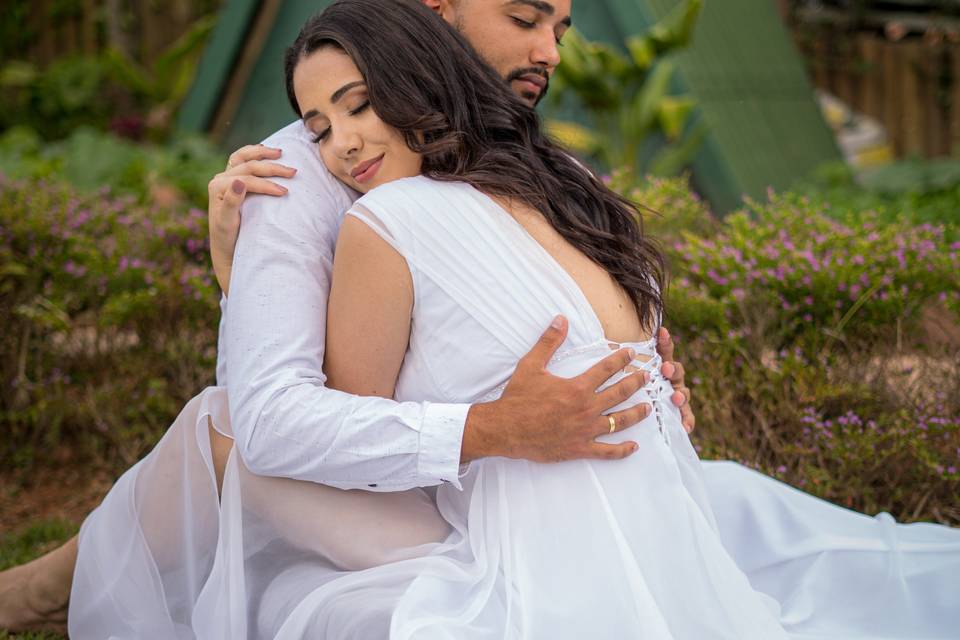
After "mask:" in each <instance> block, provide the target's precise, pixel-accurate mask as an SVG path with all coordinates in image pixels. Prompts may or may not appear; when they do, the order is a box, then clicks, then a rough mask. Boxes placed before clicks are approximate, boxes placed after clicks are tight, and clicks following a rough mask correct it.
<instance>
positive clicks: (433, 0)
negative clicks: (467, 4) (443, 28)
mask: <svg viewBox="0 0 960 640" xmlns="http://www.w3.org/2000/svg"><path fill="white" fill-rule="evenodd" d="M420 1H421V2H423V4H425V5H426V6H427V8H428V9H430V10H431V11H433V12H434V13H436V14H437V15H438V16H440V17H441V18H443V19H444V20H447V21H448V22H449V21H450V19H451V11H452V9H453V7H452V6H451V5H453V2H452V1H451V0H420Z"/></svg>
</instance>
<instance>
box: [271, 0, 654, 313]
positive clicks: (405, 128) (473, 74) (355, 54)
mask: <svg viewBox="0 0 960 640" xmlns="http://www.w3.org/2000/svg"><path fill="white" fill-rule="evenodd" d="M327 46H335V47H338V48H339V49H341V50H343V51H344V52H345V53H346V54H347V55H349V56H350V57H351V58H352V59H353V62H354V64H356V65H357V68H358V69H359V70H360V73H361V74H362V75H363V78H364V80H365V81H366V85H367V93H368V96H369V100H370V106H371V107H372V108H373V110H374V111H375V112H376V113H377V115H378V116H379V117H380V119H381V120H383V121H384V122H385V123H387V124H388V125H390V126H391V127H394V128H395V129H397V130H398V131H400V132H401V133H402V135H403V136H404V139H405V140H406V143H407V146H409V147H410V149H412V150H413V151H414V152H417V153H420V154H422V156H423V165H422V171H423V174H424V175H426V176H428V177H430V178H433V179H436V180H445V181H463V182H467V183H469V184H471V185H473V186H474V187H476V188H477V189H479V190H480V191H482V192H484V193H487V194H489V195H496V196H501V197H506V198H515V199H517V200H519V201H520V202H522V203H524V204H526V205H527V206H529V207H531V208H533V209H535V210H537V211H539V212H541V213H542V215H543V216H544V217H546V219H547V220H548V221H549V222H550V224H551V225H552V226H553V228H554V229H556V230H557V231H558V232H559V233H560V235H562V236H563V237H564V238H565V239H566V240H567V241H568V242H569V243H570V244H572V245H573V246H574V247H576V248H577V249H579V250H580V251H582V252H583V253H584V254H585V255H587V256H588V257H589V258H591V259H592V260H593V261H594V262H596V263H597V264H599V265H600V266H601V267H603V268H604V269H605V270H606V271H607V272H608V273H609V274H610V275H611V276H613V277H614V279H616V281H617V282H618V283H619V284H620V286H622V287H623V289H624V290H625V291H626V292H627V294H628V295H629V296H630V298H631V300H632V301H633V303H634V305H635V306H636V308H637V313H638V315H639V316H640V320H641V322H642V323H643V324H644V326H646V327H647V328H650V329H652V328H653V327H655V326H656V318H657V313H658V312H659V311H660V310H662V308H663V298H662V295H661V292H662V291H663V290H664V287H665V284H666V283H665V277H666V274H665V267H664V260H663V256H662V254H661V253H660V251H659V250H658V248H657V247H656V245H655V244H654V243H652V242H651V240H650V239H649V238H646V237H644V235H643V229H642V221H641V218H640V215H639V212H638V211H637V209H636V207H635V206H634V205H633V204H632V203H630V202H629V201H627V200H626V199H624V198H622V197H620V196H619V195H617V194H616V193H614V192H613V191H611V190H610V189H608V188H607V187H606V186H605V185H604V184H603V183H602V182H601V181H600V180H598V179H597V178H596V177H595V176H594V175H593V174H591V173H590V172H588V171H587V170H585V168H584V167H583V166H582V165H580V164H578V163H577V161H576V160H574V159H573V157H572V156H571V155H570V153H569V152H567V151H566V150H564V149H563V148H561V147H560V146H559V145H557V144H556V143H554V142H553V141H551V140H550V139H549V138H548V137H547V136H546V135H545V133H544V132H543V128H542V126H541V124H540V118H539V116H538V115H537V113H536V111H534V110H533V109H531V108H530V107H529V106H527V105H526V104H524V103H523V102H522V101H521V100H520V99H519V98H518V97H516V96H515V95H514V94H513V92H512V91H511V90H510V88H509V87H508V86H507V84H506V83H505V82H504V80H503V79H502V78H500V76H499V75H498V74H497V73H496V72H495V71H494V70H493V69H492V68H490V67H489V66H488V65H487V64H486V63H484V62H483V61H482V59H481V58H480V57H479V55H477V53H476V52H475V51H474V49H473V47H471V46H470V44H469V43H468V42H467V41H466V40H464V38H463V37H461V36H460V34H459V33H458V32H457V31H456V30H455V29H454V28H453V27H451V26H450V25H448V24H447V23H446V22H445V21H443V20H442V19H441V18H440V17H439V16H437V15H436V14H434V13H433V12H432V11H430V10H429V9H427V8H426V7H424V6H423V4H422V3H420V2H418V1H417V0H339V1H338V2H335V3H334V4H332V5H330V6H329V7H328V8H327V9H326V10H324V11H323V12H322V13H320V14H319V15H317V16H315V17H313V18H311V19H310V20H308V21H307V23H306V24H305V25H304V26H303V29H301V31H300V35H298V36H297V39H296V41H294V43H293V45H291V46H290V48H289V49H288V50H287V53H286V56H285V60H284V67H285V69H284V70H285V78H286V86H287V96H288V98H289V100H290V105H291V106H292V107H293V110H294V111H296V113H297V115H298V116H301V117H302V115H303V114H302V113H301V110H300V107H299V105H298V104H297V99H296V96H295V95H294V92H293V72H294V69H295V68H296V66H297V64H298V63H299V61H300V60H301V59H303V58H304V57H305V56H308V55H310V54H311V53H313V52H315V51H317V50H318V49H321V48H323V47H327Z"/></svg>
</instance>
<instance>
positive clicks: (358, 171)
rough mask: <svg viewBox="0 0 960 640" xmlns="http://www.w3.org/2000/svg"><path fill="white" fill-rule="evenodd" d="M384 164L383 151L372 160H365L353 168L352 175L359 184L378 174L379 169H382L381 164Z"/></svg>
mask: <svg viewBox="0 0 960 640" xmlns="http://www.w3.org/2000/svg"><path fill="white" fill-rule="evenodd" d="M381 164H383V154H382V153H381V154H380V155H379V156H377V157H376V158H373V159H372V160H364V161H363V162H361V163H360V164H358V165H357V166H355V167H354V168H353V171H351V172H350V175H351V176H353V179H354V180H356V181H357V182H358V183H359V184H363V183H364V182H368V181H369V180H370V179H371V178H373V176H375V175H376V174H377V171H379V170H380V165H381Z"/></svg>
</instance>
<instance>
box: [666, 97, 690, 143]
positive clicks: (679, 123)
mask: <svg viewBox="0 0 960 640" xmlns="http://www.w3.org/2000/svg"><path fill="white" fill-rule="evenodd" d="M695 105H696V102H694V100H693V99H692V98H688V97H684V96H664V97H663V98H662V99H661V100H660V110H659V111H658V112H657V120H658V122H659V123H660V128H661V129H663V133H664V134H665V135H666V136H667V139H668V140H671V141H672V140H676V139H677V138H678V137H680V134H681V133H683V128H684V127H685V126H686V124H687V120H688V119H689V118H690V114H691V113H692V112H693V108H694V106H695Z"/></svg>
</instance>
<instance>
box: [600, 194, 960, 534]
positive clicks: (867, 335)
mask: <svg viewBox="0 0 960 640" xmlns="http://www.w3.org/2000/svg"><path fill="white" fill-rule="evenodd" d="M619 180H622V176H614V177H613V178H612V181H613V183H614V185H615V186H617V187H618V188H620V189H621V190H622V191H624V192H625V193H627V194H629V195H630V197H631V198H633V199H634V200H636V201H638V202H640V203H642V204H644V205H645V206H647V207H649V208H650V209H652V210H655V211H656V212H659V215H654V214H651V215H649V216H645V217H646V227H647V229H648V233H651V234H652V235H653V236H655V237H658V238H659V239H660V240H661V242H662V244H663V245H664V250H665V253H666V254H667V255H668V257H669V260H670V264H671V274H672V281H671V286H670V289H669V290H668V296H667V304H668V308H667V318H668V320H667V322H666V324H667V326H668V327H669V328H670V329H671V330H672V331H673V332H674V334H675V335H677V334H678V335H679V336H680V338H681V344H682V345H683V348H682V351H681V355H680V358H681V360H682V361H684V363H685V366H686V368H687V371H688V372H689V373H688V383H690V384H691V385H692V387H693V391H694V396H695V402H696V410H697V414H698V422H699V424H700V427H699V428H698V432H697V436H695V440H696V442H697V445H698V447H699V448H700V450H701V453H702V454H703V455H704V456H705V457H712V458H733V459H737V460H740V461H742V462H744V463H746V464H748V465H750V466H753V467H756V468H760V469H762V470H763V471H765V472H766V473H770V474H772V475H774V476H779V477H781V478H784V479H786V480H787V481H789V482H791V483H793V484H796V485H798V486H801V487H803V488H804V489H806V490H808V491H812V492H814V493H817V494H819V495H821V496H824V497H826V498H829V499H831V500H834V501H837V502H839V503H841V504H844V505H848V506H852V507H856V508H858V509H863V510H866V511H877V510H881V509H886V510H891V511H893V512H894V513H895V515H897V516H898V517H901V518H907V519H911V518H934V519H938V520H940V521H944V522H952V523H957V522H960V504H958V501H957V499H956V496H957V495H958V493H960V473H958V468H960V370H958V369H960V367H958V363H960V244H958V243H956V242H952V241H950V240H949V239H947V238H949V237H952V236H953V234H954V233H955V232H956V229H951V228H945V226H944V225H933V224H929V223H927V224H919V225H914V224H913V223H912V222H910V218H909V216H903V217H901V218H899V219H892V220H890V221H888V222H886V223H881V222H880V221H878V220H877V219H876V215H875V214H872V213H871V212H865V213H858V214H857V215H856V216H846V217H845V218H846V219H840V220H838V219H837V212H836V211H830V210H827V209H825V208H824V206H823V205H821V204H815V203H813V202H811V201H809V200H807V199H806V198H803V197H801V196H797V195H792V194H783V195H777V194H770V200H769V202H768V203H758V202H749V203H748V204H747V205H746V207H745V208H744V209H743V210H742V211H740V212H737V213H735V214H732V215H730V216H728V217H726V218H725V219H723V220H722V221H720V220H717V219H715V218H714V217H713V216H712V215H711V214H710V212H709V210H708V209H707V207H706V206H705V205H704V204H703V203H702V202H700V201H699V200H698V199H697V198H696V196H695V195H693V194H692V193H691V192H690V190H689V189H688V187H687V185H686V183H685V182H684V181H683V180H653V181H650V182H648V183H646V184H644V185H643V186H641V187H637V188H630V186H629V185H624V184H622V183H620V182H618V181H619ZM841 218H844V217H843V216H841Z"/></svg>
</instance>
